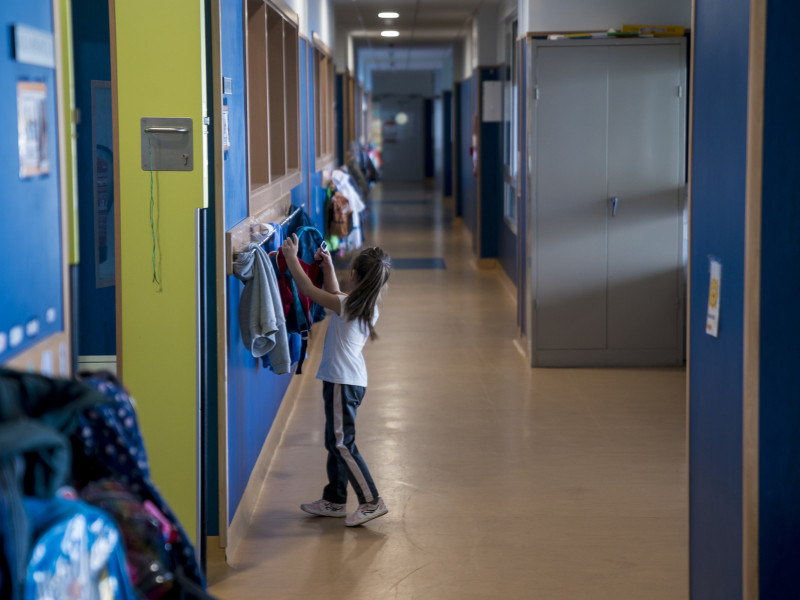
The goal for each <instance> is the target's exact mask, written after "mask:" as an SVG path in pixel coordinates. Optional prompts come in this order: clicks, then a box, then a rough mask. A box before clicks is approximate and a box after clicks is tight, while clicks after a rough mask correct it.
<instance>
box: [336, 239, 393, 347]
mask: <svg viewBox="0 0 800 600" xmlns="http://www.w3.org/2000/svg"><path fill="white" fill-rule="evenodd" d="M352 269H353V271H355V273H356V287H355V289H354V290H352V291H351V292H350V294H349V295H348V296H347V303H346V304H345V306H346V311H347V315H346V318H347V319H348V320H352V319H358V320H359V321H361V322H362V323H364V325H366V327H367V328H368V329H369V338H370V339H371V340H374V339H377V338H378V334H377V333H375V330H374V329H373V328H372V320H373V317H374V315H375V305H376V304H377V303H378V300H379V299H380V296H381V290H383V286H384V285H386V282H387V281H389V275H390V274H391V272H392V260H391V258H389V255H388V254H387V253H386V252H384V251H383V250H382V249H381V248H378V247H374V248H365V249H364V250H363V251H362V252H361V253H360V254H359V255H358V256H356V258H355V259H354V260H353V266H352Z"/></svg>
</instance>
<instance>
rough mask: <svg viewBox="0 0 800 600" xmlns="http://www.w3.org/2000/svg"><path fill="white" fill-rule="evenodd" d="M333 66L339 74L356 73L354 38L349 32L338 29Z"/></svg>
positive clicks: (335, 36)
mask: <svg viewBox="0 0 800 600" xmlns="http://www.w3.org/2000/svg"><path fill="white" fill-rule="evenodd" d="M334 38H335V40H334V48H333V64H334V66H335V67H336V72H337V73H344V72H346V71H350V72H351V73H355V69H356V66H355V63H356V61H355V49H354V47H353V36H352V35H351V34H350V32H349V31H345V30H343V29H337V30H336V33H335V35H334Z"/></svg>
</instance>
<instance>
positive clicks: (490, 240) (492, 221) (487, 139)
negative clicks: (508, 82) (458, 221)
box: [473, 67, 514, 258]
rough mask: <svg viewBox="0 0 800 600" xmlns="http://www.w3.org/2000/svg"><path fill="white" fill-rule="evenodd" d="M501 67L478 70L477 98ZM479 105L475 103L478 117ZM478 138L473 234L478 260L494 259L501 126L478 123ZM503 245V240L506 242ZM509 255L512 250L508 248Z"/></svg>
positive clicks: (500, 201) (497, 247)
mask: <svg viewBox="0 0 800 600" xmlns="http://www.w3.org/2000/svg"><path fill="white" fill-rule="evenodd" d="M502 70H503V68H502V67H480V68H479V69H478V89H477V92H478V94H482V93H483V82H484V81H498V80H500V79H501V75H502V73H501V71H502ZM482 106H483V103H482V101H481V102H479V103H478V107H479V113H480V112H482V108H481V107H482ZM479 127H480V131H481V134H480V138H479V141H478V143H479V145H480V148H478V160H479V161H480V164H479V167H478V170H479V172H480V178H479V181H478V185H479V186H480V189H479V190H478V194H479V195H480V217H479V226H480V231H479V232H477V234H476V232H475V231H474V230H473V235H476V237H477V236H478V235H479V236H480V240H481V245H480V256H479V258H494V257H497V256H499V254H500V239H501V235H502V234H501V226H502V229H504V230H505V229H506V228H505V226H503V161H502V158H501V157H502V156H503V145H502V144H503V122H502V121H498V122H491V121H489V122H487V121H484V120H483V119H480V120H479ZM506 241H507V240H506ZM512 251H514V250H513V248H512Z"/></svg>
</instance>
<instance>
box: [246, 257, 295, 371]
mask: <svg viewBox="0 0 800 600" xmlns="http://www.w3.org/2000/svg"><path fill="white" fill-rule="evenodd" d="M233 274H234V275H235V276H236V277H237V278H238V279H239V280H241V281H243V282H244V290H243V291H242V296H241V298H240V299H239V329H240V331H241V334H242V342H243V343H244V345H245V348H247V350H248V351H249V352H250V353H251V354H252V355H253V356H254V357H256V358H259V357H261V356H264V355H265V354H269V360H270V364H271V365H272V369H273V371H274V372H275V373H276V374H278V375H280V374H282V373H288V372H289V366H290V362H289V342H288V338H287V335H286V319H285V317H284V315H283V305H282V304H281V298H280V293H279V291H278V281H277V279H276V277H275V272H274V271H273V270H272V265H271V264H270V260H269V257H268V256H267V253H266V252H264V249H263V248H261V246H260V245H258V244H250V245H249V246H248V248H247V252H243V253H242V254H241V255H240V256H239V258H238V259H237V260H236V262H235V263H234V264H233Z"/></svg>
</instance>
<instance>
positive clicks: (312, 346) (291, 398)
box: [225, 320, 329, 564]
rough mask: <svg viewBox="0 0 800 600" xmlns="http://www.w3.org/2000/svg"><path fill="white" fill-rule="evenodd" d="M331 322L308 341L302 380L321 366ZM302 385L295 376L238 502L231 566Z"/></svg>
mask: <svg viewBox="0 0 800 600" xmlns="http://www.w3.org/2000/svg"><path fill="white" fill-rule="evenodd" d="M328 322H329V320H325V321H322V322H321V323H318V324H317V327H319V329H318V330H317V329H315V330H314V335H313V337H312V338H311V339H309V342H308V358H307V359H306V362H305V365H306V369H305V370H307V372H306V373H304V374H303V375H300V377H311V375H309V373H312V372H313V370H312V369H311V364H319V358H320V355H321V354H322V346H323V341H324V339H325V332H326V331H327V329H328ZM302 384H303V381H302V380H298V378H297V377H296V376H292V381H291V382H290V383H289V387H288V388H287V389H286V394H284V396H283V401H282V402H281V406H280V408H279V409H278V414H276V415H275V421H274V422H273V423H272V427H270V430H269V433H268V434H267V438H266V439H265V440H264V445H263V446H262V447H261V452H260V453H259V455H258V459H257V460H256V464H255V466H254V467H253V470H252V472H251V473H250V478H249V479H248V481H247V487H245V489H244V494H242V499H241V501H240V502H239V506H238V508H237V509H236V513H235V514H234V515H233V520H232V521H231V524H230V527H229V528H228V545H227V547H226V548H225V560H226V562H227V563H228V564H230V563H231V561H232V560H233V557H235V556H236V551H237V550H238V549H239V544H240V543H241V542H242V540H243V539H244V538H245V535H246V534H247V530H248V529H249V527H250V523H251V521H252V520H253V513H254V512H255V508H256V504H257V503H258V498H259V496H260V495H261V489H262V488H263V487H264V482H265V481H266V480H267V473H269V468H270V465H271V464H272V459H273V457H274V456H275V451H276V450H277V449H278V446H279V445H280V443H281V440H282V439H283V434H284V432H285V431H286V424H287V423H288V422H289V418H290V417H291V416H292V411H293V410H294V406H295V400H296V399H297V396H298V390H299V387H300V386H301V385H302Z"/></svg>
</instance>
